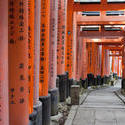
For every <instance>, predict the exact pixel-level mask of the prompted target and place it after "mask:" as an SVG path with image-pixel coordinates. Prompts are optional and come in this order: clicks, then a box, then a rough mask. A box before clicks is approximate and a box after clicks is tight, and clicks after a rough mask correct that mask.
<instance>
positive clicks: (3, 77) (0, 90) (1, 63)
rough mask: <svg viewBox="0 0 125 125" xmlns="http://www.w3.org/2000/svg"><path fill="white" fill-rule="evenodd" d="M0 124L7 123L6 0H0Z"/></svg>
mask: <svg viewBox="0 0 125 125" xmlns="http://www.w3.org/2000/svg"><path fill="white" fill-rule="evenodd" d="M0 125H9V105H8V0H0Z"/></svg>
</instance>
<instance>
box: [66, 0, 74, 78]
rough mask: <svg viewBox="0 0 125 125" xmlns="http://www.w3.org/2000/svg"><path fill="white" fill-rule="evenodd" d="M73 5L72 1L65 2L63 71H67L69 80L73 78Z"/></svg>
mask: <svg viewBox="0 0 125 125" xmlns="http://www.w3.org/2000/svg"><path fill="white" fill-rule="evenodd" d="M73 3H74V0H68V2H67V25H66V26H67V27H66V28H67V32H66V37H67V38H66V58H65V71H68V73H69V78H70V79H71V78H72V77H73V46H74V45H73Z"/></svg>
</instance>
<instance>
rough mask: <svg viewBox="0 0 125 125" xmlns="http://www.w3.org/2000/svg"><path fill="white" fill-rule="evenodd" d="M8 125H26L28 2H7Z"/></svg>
mask: <svg viewBox="0 0 125 125" xmlns="http://www.w3.org/2000/svg"><path fill="white" fill-rule="evenodd" d="M8 44H9V52H8V53H9V106H10V107H9V116H10V117H9V118H10V119H9V120H10V122H9V124H10V125H28V122H29V111H28V107H29V106H28V105H29V101H28V98H29V85H28V0H17V1H15V0H9V42H8Z"/></svg>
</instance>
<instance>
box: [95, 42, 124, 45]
mask: <svg viewBox="0 0 125 125" xmlns="http://www.w3.org/2000/svg"><path fill="white" fill-rule="evenodd" d="M97 44H98V45H122V43H121V42H115V43H113V42H97Z"/></svg>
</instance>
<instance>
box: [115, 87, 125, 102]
mask: <svg viewBox="0 0 125 125" xmlns="http://www.w3.org/2000/svg"><path fill="white" fill-rule="evenodd" d="M114 93H115V95H116V96H117V97H118V98H119V99H120V100H122V102H123V103H124V104H125V96H124V95H122V94H121V89H120V90H117V91H114Z"/></svg>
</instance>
